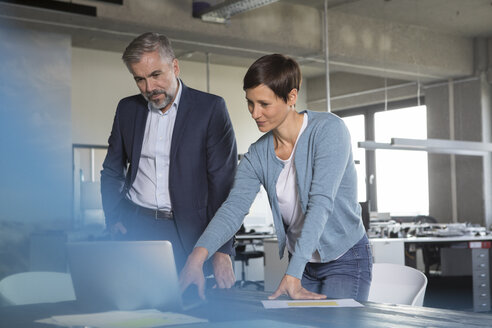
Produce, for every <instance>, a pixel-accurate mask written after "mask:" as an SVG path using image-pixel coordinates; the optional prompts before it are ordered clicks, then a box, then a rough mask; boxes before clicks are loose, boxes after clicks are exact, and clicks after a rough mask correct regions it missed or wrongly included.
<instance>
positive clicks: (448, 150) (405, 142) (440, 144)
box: [358, 138, 492, 156]
mask: <svg viewBox="0 0 492 328" xmlns="http://www.w3.org/2000/svg"><path fill="white" fill-rule="evenodd" d="M358 146H359V148H365V149H367V150H377V149H392V150H414V151H426V152H428V153H437V154H450V155H468V156H483V155H485V154H486V153H488V152H492V143H486V142H476V141H461V140H446V139H404V138H392V139H391V143H381V142H374V141H362V142H358Z"/></svg>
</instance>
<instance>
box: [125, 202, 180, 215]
mask: <svg viewBox="0 0 492 328" xmlns="http://www.w3.org/2000/svg"><path fill="white" fill-rule="evenodd" d="M126 202H127V203H128V205H130V207H132V208H134V209H135V210H136V211H137V213H139V214H143V215H147V216H150V217H152V218H154V219H155V220H173V219H174V215H173V211H165V210H154V209H151V208H147V207H143V206H140V205H137V204H135V203H133V202H132V201H130V200H128V199H126Z"/></svg>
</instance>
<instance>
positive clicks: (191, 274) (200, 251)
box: [179, 247, 208, 300]
mask: <svg viewBox="0 0 492 328" xmlns="http://www.w3.org/2000/svg"><path fill="white" fill-rule="evenodd" d="M207 256H208V251H207V249H206V248H203V247H197V248H195V249H194V250H193V252H191V254H190V256H188V259H187V260H186V264H185V266H184V268H183V270H182V271H181V273H180V275H179V285H180V290H181V293H183V292H184V291H185V290H186V288H188V287H189V286H190V285H192V284H194V285H196V286H197V288H198V296H200V298H201V299H203V300H204V299H205V276H204V275H203V263H204V262H205V260H206V259H207Z"/></svg>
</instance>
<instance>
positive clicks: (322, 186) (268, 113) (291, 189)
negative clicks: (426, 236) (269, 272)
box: [180, 54, 372, 301]
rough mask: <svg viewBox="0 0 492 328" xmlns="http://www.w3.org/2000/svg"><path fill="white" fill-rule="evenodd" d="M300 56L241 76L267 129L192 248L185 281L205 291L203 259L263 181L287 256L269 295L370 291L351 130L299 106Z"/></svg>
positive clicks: (267, 62) (360, 295) (256, 66)
mask: <svg viewBox="0 0 492 328" xmlns="http://www.w3.org/2000/svg"><path fill="white" fill-rule="evenodd" d="M300 84H301V73H300V69H299V66H298V64H297V63H296V62H295V61H294V60H293V59H291V58H288V57H286V56H283V55H279V54H273V55H267V56H264V57H261V58H260V59H258V60H257V61H256V62H254V63H253V65H251V67H250V68H249V70H248V72H247V73H246V75H245V77H244V81H243V89H244V91H245V92H246V100H247V103H248V109H249V111H250V113H251V117H252V118H253V119H254V120H255V121H256V124H257V126H258V129H259V130H260V131H261V132H266V133H265V134H264V135H263V136H262V137H261V138H260V139H258V141H256V142H255V143H254V144H252V145H251V146H250V148H249V150H248V152H247V153H246V154H245V155H244V159H242V160H241V162H240V164H239V166H238V169H237V173H236V177H235V181H234V186H233V188H232V190H231V192H230V194H229V197H228V198H227V200H226V201H225V202H224V203H223V204H222V206H221V207H220V209H219V210H218V211H217V213H216V214H215V216H214V218H213V219H212V221H211V222H210V224H209V225H208V227H207V229H206V230H205V232H204V233H203V234H202V236H201V237H200V239H199V240H198V242H197V244H196V246H195V249H194V250H193V252H192V253H191V254H190V256H189V257H188V260H187V263H186V265H185V268H184V269H183V271H182V273H181V276H180V282H181V287H182V289H183V290H184V289H185V288H186V287H187V286H188V285H190V284H196V285H197V286H198V289H199V293H200V296H201V297H204V293H203V290H204V277H203V271H202V265H203V262H204V261H205V260H206V259H207V258H208V257H210V256H211V255H213V253H214V252H215V251H216V250H217V249H218V248H219V247H220V245H222V244H223V243H224V242H225V241H227V240H228V239H229V238H231V237H232V236H233V235H234V234H235V232H236V231H237V230H238V229H239V227H240V225H241V223H242V221H243V220H244V217H245V215H246V214H247V213H248V210H249V208H250V206H251V204H252V202H253V200H254V198H255V196H256V194H257V193H258V191H259V188H260V185H263V186H264V187H265V189H266V191H267V193H268V198H269V201H270V205H271V208H272V214H273V218H274V224H275V229H276V234H277V238H278V242H279V254H283V253H284V247H285V246H286V245H287V249H288V251H289V258H290V261H289V265H288V267H287V271H286V273H285V275H284V277H283V279H282V281H281V282H280V285H279V287H278V288H277V290H276V291H275V292H274V293H273V295H271V296H270V298H271V299H275V298H277V297H278V296H279V295H282V294H287V295H289V296H290V297H291V298H293V299H321V298H326V297H329V298H353V299H356V300H360V301H365V300H367V296H368V294H369V287H370V282H371V270H372V256H371V252H370V247H369V241H368V239H367V236H366V233H365V230H364V227H363V225H362V220H361V217H360V206H359V204H358V202H357V177H356V171H355V166H354V161H353V158H352V152H351V144H350V135H349V132H348V130H347V128H346V126H345V125H344V123H343V121H342V120H341V119H340V118H338V117H337V116H335V115H333V114H330V113H317V112H311V111H304V112H301V113H298V112H296V110H295V104H296V101H297V96H298V91H299V87H300Z"/></svg>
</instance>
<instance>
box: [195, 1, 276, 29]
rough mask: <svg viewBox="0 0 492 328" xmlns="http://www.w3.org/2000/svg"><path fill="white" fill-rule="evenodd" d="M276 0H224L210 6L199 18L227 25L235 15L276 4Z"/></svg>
mask: <svg viewBox="0 0 492 328" xmlns="http://www.w3.org/2000/svg"><path fill="white" fill-rule="evenodd" d="M277 1H278V0H226V1H224V2H222V3H219V4H217V5H215V6H212V7H210V8H208V9H207V10H205V11H204V12H203V13H200V18H201V19H202V20H203V21H205V22H212V23H221V24H224V23H227V22H228V21H229V19H230V18H231V17H232V16H234V15H237V14H240V13H243V12H246V11H249V10H252V9H256V8H259V7H263V6H266V5H269V4H271V3H274V2H277Z"/></svg>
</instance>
